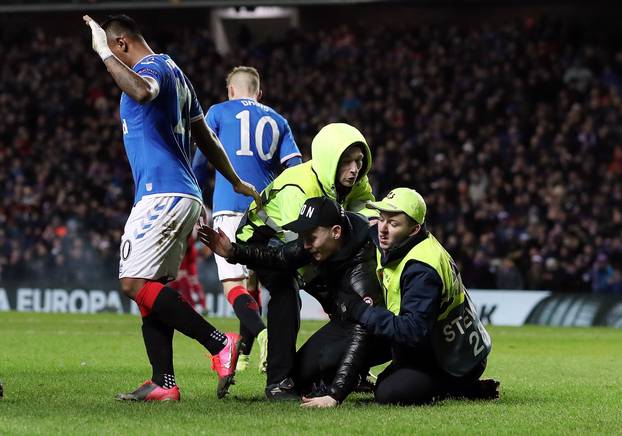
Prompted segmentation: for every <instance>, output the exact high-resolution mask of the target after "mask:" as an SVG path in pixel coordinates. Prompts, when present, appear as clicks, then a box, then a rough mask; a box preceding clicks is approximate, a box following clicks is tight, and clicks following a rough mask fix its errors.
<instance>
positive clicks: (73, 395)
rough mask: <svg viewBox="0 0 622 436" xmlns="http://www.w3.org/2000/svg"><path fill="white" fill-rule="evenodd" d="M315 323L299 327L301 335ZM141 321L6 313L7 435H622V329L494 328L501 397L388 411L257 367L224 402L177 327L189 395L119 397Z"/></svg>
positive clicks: (1, 339)
mask: <svg viewBox="0 0 622 436" xmlns="http://www.w3.org/2000/svg"><path fill="white" fill-rule="evenodd" d="M214 323H215V324H216V325H217V326H218V327H219V328H222V329H227V330H231V329H234V328H235V326H236V325H235V324H234V322H233V321H232V320H222V319H218V320H215V322H214ZM319 325H320V323H316V322H306V323H303V327H302V330H301V335H300V340H301V341H303V340H304V339H305V338H307V337H308V336H309V335H310V334H311V333H312V332H313V331H314V330H315V329H317V327H318V326H319ZM139 326H140V320H139V318H137V317H132V316H126V315H108V314H106V315H84V316H83V315H56V314H29V313H0V378H1V379H2V380H3V381H4V384H5V398H4V399H3V400H1V401H0V434H11V435H13V434H28V435H30V434H58V433H63V434H209V435H229V434H374V435H391V434H458V433H460V434H467V433H468V434H482V433H486V434H532V435H533V434H566V433H573V434H584V433H597V434H620V433H622V407H621V406H622V331H621V330H613V329H596V328H594V329H578V328H544V327H520V328H509V327H506V328H501V327H496V328H491V329H490V331H491V334H492V337H493V342H494V346H493V352H492V355H491V357H490V359H489V366H488V370H487V371H486V376H489V377H494V378H497V379H499V380H501V387H502V394H501V399H500V400H499V401H496V402H475V401H457V400H452V401H444V402H442V403H439V404H436V405H430V406H422V407H387V406H379V405H376V404H373V403H371V402H370V397H369V396H365V395H354V396H352V397H351V398H349V399H348V400H347V401H346V403H344V404H343V405H342V406H341V407H339V408H337V409H331V410H304V409H301V408H300V407H298V405H297V404H293V403H289V404H283V403H268V402H266V401H264V399H263V387H264V378H263V376H262V375H260V374H259V373H257V372H256V370H255V368H256V366H253V369H252V370H250V371H246V372H244V373H240V374H239V375H238V376H237V378H238V384H237V385H236V386H234V387H232V389H231V394H230V396H229V397H227V398H226V399H224V400H220V401H219V400H217V399H216V395H215V383H216V378H215V375H214V374H213V373H212V372H211V371H210V370H209V361H208V359H207V358H206V357H205V356H204V352H203V350H202V348H201V347H200V346H199V345H198V344H196V343H194V342H193V341H191V340H189V339H188V338H185V337H183V336H182V335H180V334H176V335H175V352H176V354H175V366H176V373H177V381H178V383H179V385H180V386H181V389H182V401H181V402H180V403H178V404H169V403H163V404H135V403H121V402H117V401H114V400H113V395H114V394H115V393H116V392H121V391H126V390H128V389H131V388H134V387H136V386H137V385H138V384H139V383H141V382H142V381H144V380H145V379H147V378H148V377H149V375H150V371H149V368H148V363H147V359H146V355H145V351H144V347H143V343H142V337H141V336H140V328H139ZM256 359H257V356H256V354H255V353H253V362H252V363H253V365H256Z"/></svg>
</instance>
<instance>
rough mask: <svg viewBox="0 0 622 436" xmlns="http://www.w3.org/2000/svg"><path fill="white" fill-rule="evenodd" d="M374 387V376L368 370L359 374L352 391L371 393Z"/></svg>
mask: <svg viewBox="0 0 622 436" xmlns="http://www.w3.org/2000/svg"><path fill="white" fill-rule="evenodd" d="M374 389H376V376H375V375H373V374H372V373H371V372H370V373H369V374H367V375H361V377H360V381H359V384H358V385H357V386H356V387H355V388H354V392H358V393H363V394H373V393H374Z"/></svg>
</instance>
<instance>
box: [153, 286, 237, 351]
mask: <svg viewBox="0 0 622 436" xmlns="http://www.w3.org/2000/svg"><path fill="white" fill-rule="evenodd" d="M151 311H152V313H153V314H155V315H156V316H157V317H158V318H159V319H160V320H162V321H164V322H165V323H166V324H168V325H169V326H170V327H173V328H174V329H175V330H179V331H180V332H182V333H183V334H184V335H186V336H189V337H191V338H192V339H196V340H197V341H199V343H201V345H203V346H204V347H205V348H207V351H209V352H210V354H212V355H216V354H218V353H219V352H220V350H222V349H223V348H224V346H225V345H226V343H227V337H226V336H225V335H224V334H223V333H221V332H220V331H218V330H216V329H215V328H214V326H213V325H211V324H210V323H209V322H207V321H206V320H205V319H204V318H203V317H202V316H201V315H199V314H198V313H197V312H196V311H195V310H194V309H193V308H192V307H190V305H189V304H188V303H186V302H185V301H184V300H183V299H182V297H181V295H179V294H178V293H177V292H175V291H174V290H172V289H171V288H167V287H166V286H165V287H163V288H162V290H161V291H160V293H159V294H158V296H157V298H156V299H155V301H154V303H153V307H152V308H151Z"/></svg>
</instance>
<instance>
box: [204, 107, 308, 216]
mask: <svg viewBox="0 0 622 436" xmlns="http://www.w3.org/2000/svg"><path fill="white" fill-rule="evenodd" d="M205 120H206V122H207V125H208V126H209V127H210V128H211V129H212V130H213V131H214V133H216V135H217V136H218V138H219V139H220V141H221V142H222V144H223V146H224V147H225V151H226V152H227V155H228V156H229V160H230V161H231V165H233V168H234V169H235V171H236V172H237V173H238V175H239V176H240V178H241V179H243V180H245V181H247V182H249V183H252V184H253V185H254V186H255V188H256V189H257V191H259V192H261V191H262V190H263V189H264V188H265V187H266V186H267V185H268V184H269V183H270V182H272V180H274V178H275V177H276V176H277V175H278V174H279V173H280V172H281V170H282V169H283V164H284V163H285V162H286V161H288V160H290V159H292V158H295V159H296V160H298V161H300V156H301V155H300V150H298V146H297V145H296V141H295V140H294V136H293V135H292V131H291V129H290V127H289V124H288V123H287V120H285V118H283V117H282V116H281V115H279V114H278V113H277V112H276V111H275V110H274V109H272V108H270V107H268V106H266V105H264V104H261V103H258V102H257V101H255V100H252V99H246V98H243V99H237V100H229V101H226V102H223V103H219V104H216V105H214V106H212V107H211V108H210V109H209V110H208V111H207V115H206V117H205ZM193 169H194V172H195V174H196V175H197V179H198V181H199V185H200V186H201V187H203V186H204V184H205V179H206V178H207V162H206V158H205V156H204V155H203V154H202V153H201V151H200V150H197V152H196V155H195V157H194V162H193ZM252 201H253V199H252V198H251V197H247V196H245V195H241V194H237V193H236V192H235V191H234V190H233V186H232V185H231V184H230V183H229V182H228V181H227V179H225V178H224V177H223V176H222V174H220V173H218V172H216V181H215V185H214V196H213V205H212V209H213V212H214V215H219V214H223V213H227V212H244V211H246V209H247V208H248V206H249V205H250V203H251V202H252Z"/></svg>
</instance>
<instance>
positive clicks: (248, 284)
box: [193, 66, 302, 397]
mask: <svg viewBox="0 0 622 436" xmlns="http://www.w3.org/2000/svg"><path fill="white" fill-rule="evenodd" d="M226 86H227V96H228V99H229V100H228V101H226V102H223V103H219V104H216V105H214V106H212V107H210V109H209V110H208V112H207V115H206V117H205V120H206V121H207V124H208V126H209V127H210V128H211V129H212V130H213V131H214V133H216V135H217V136H218V138H219V139H220V141H221V142H222V144H223V146H224V148H225V151H226V152H227V155H228V156H229V159H230V160H231V163H232V165H233V168H234V169H235V170H236V172H237V173H238V174H241V175H242V176H243V177H244V178H245V179H246V180H248V181H250V182H251V183H252V184H253V185H254V186H255V187H256V188H257V189H258V190H259V191H261V190H263V189H264V188H265V187H266V186H268V184H269V183H270V182H272V180H274V178H275V177H276V176H277V175H279V173H280V172H281V171H282V170H283V169H284V168H288V167H292V166H294V165H298V164H299V163H302V159H301V154H300V150H299V149H298V146H297V145H296V141H295V140H294V136H293V134H292V131H291V129H290V127H289V124H288V123H287V120H286V119H285V118H284V117H283V116H281V115H280V114H279V113H277V112H276V111H275V110H273V109H272V108H270V107H268V106H266V105H264V104H261V103H259V102H258V100H259V99H260V98H261V95H262V91H261V87H260V77H259V72H258V71H257V70H256V69H255V68H253V67H247V66H238V67H235V68H234V69H233V70H231V72H230V73H229V74H228V75H227V79H226ZM193 170H194V172H195V174H196V176H197V179H198V181H199V185H200V186H202V187H203V186H205V180H206V178H207V163H206V158H205V155H204V154H203V153H201V151H200V150H197V153H196V155H195V157H194V162H193ZM251 201H252V198H250V197H247V196H244V195H240V194H237V193H236V192H235V191H234V189H233V187H232V186H231V183H229V182H228V181H227V179H226V178H225V177H224V176H223V175H222V174H220V173H219V172H217V173H216V180H215V186H214V195H213V217H214V229H218V230H221V231H222V232H223V233H224V234H226V235H227V236H228V237H229V239H234V238H235V232H236V230H237V228H238V226H239V224H240V221H241V219H242V216H243V215H244V212H245V211H246V209H248V206H249V205H250V203H251ZM215 258H216V265H217V267H218V277H219V279H220V281H221V282H222V287H223V291H224V293H225V295H226V296H227V300H228V301H229V303H230V304H231V306H233V310H234V312H235V314H236V315H237V317H238V318H239V319H240V334H241V336H242V345H241V349H240V353H241V354H240V360H239V361H238V369H246V367H247V366H248V359H249V355H250V352H251V347H252V344H253V340H254V338H257V340H258V343H259V347H260V369H262V370H264V371H265V364H266V354H267V353H266V350H267V335H266V333H267V331H266V326H265V324H264V322H263V320H262V319H261V308H260V303H261V302H260V299H259V287H258V283H257V279H256V277H255V275H254V273H253V272H252V271H250V270H249V269H248V268H247V267H246V266H244V265H240V264H230V263H228V262H227V260H226V259H224V258H222V257H220V256H218V255H215ZM231 382H232V378H231V377H228V378H226V379H221V380H219V386H218V389H217V393H218V396H219V397H222V396H224V395H225V394H226V393H227V388H228V386H229V384H230V383H231Z"/></svg>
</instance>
